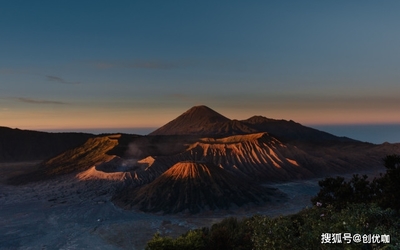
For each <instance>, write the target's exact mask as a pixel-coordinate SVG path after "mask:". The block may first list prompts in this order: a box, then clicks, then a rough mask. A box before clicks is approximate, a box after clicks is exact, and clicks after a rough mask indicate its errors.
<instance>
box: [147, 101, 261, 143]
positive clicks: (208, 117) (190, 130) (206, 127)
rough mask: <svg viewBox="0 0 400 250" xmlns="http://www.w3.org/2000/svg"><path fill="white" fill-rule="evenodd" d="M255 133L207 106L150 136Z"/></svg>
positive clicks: (193, 110)
mask: <svg viewBox="0 0 400 250" xmlns="http://www.w3.org/2000/svg"><path fill="white" fill-rule="evenodd" d="M253 132H255V130H254V129H252V128H249V127H247V126H246V125H244V124H242V123H241V122H239V121H237V120H230V119H228V118H226V117H225V116H223V115H221V114H219V113H217V112H216V111H214V110H212V109H210V108H209V107H206V106H195V107H192V108H191V109H189V110H187V111H186V112H185V113H183V114H182V115H180V116H178V117H177V118H175V119H174V120H172V121H170V122H169V123H167V124H165V125H164V126H162V127H161V128H159V129H157V130H155V131H153V132H152V133H150V134H149V135H201V136H209V135H218V136H220V135H231V134H247V133H253Z"/></svg>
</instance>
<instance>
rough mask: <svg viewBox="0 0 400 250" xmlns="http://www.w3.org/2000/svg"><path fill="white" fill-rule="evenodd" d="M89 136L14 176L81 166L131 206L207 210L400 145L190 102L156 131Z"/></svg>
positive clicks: (19, 180) (41, 176)
mask: <svg viewBox="0 0 400 250" xmlns="http://www.w3.org/2000/svg"><path fill="white" fill-rule="evenodd" d="M23 133H26V132H23ZM60 136H61V135H60ZM81 136H83V135H81ZM85 136H88V137H89V138H88V139H87V140H86V142H84V143H82V144H80V145H79V146H76V147H74V148H71V149H68V150H66V151H64V152H62V153H60V154H58V155H56V156H54V157H52V158H50V159H47V160H45V161H43V162H40V163H39V164H37V165H35V166H34V167H32V171H30V172H28V173H24V174H18V175H13V176H11V178H8V180H7V182H8V183H9V184H13V185H23V184H25V183H29V182H35V181H45V180H49V179H53V178H56V177H59V176H63V175H69V174H74V175H75V178H77V179H78V180H80V181H90V182H92V183H100V182H101V183H103V182H106V183H107V182H110V183H114V184H115V192H111V193H112V200H113V202H115V204H117V205H119V206H121V207H123V208H125V209H140V210H142V211H145V212H163V213H177V212H182V211H189V212H191V213H201V212H204V211H208V210H216V209H229V208H231V207H240V206H243V205H246V204H250V205H251V204H253V205H257V204H261V203H263V202H268V201H270V200H274V199H275V198H276V197H280V198H282V197H281V196H280V195H281V194H280V193H279V192H276V191H273V190H270V189H265V188H262V187H261V184H262V183H263V182H266V181H267V182H282V181H291V180H304V179H310V178H318V177H324V176H327V175H333V174H345V173H348V172H360V171H365V170H367V169H374V168H380V167H381V166H382V162H381V159H382V158H383V157H384V156H385V155H388V154H394V153H399V148H400V146H399V144H382V145H375V144H371V143H363V142H359V141H356V140H352V139H349V138H345V137H337V136H334V135H331V134H328V133H325V132H322V131H319V130H315V129H312V128H308V127H305V126H302V125H301V124H298V123H296V122H293V121H285V120H274V119H270V118H265V117H261V116H253V117H251V118H249V119H247V120H243V121H238V120H230V119H228V118H227V117H225V116H223V115H221V114H219V113H217V112H216V111H214V110H212V109H210V108H208V107H206V106H195V107H193V108H191V109H189V110H188V111H186V112H185V113H183V114H182V115H180V116H178V117H177V118H176V119H174V120H172V121H171V122H169V123H167V124H166V125H165V126H162V127H161V128H159V129H157V130H156V131H154V132H153V133H151V134H150V135H148V136H138V135H127V134H116V135H100V136H96V137H92V136H90V135H85ZM18 138H19V137H18ZM62 138H63V137H62ZM79 138H81V137H79ZM10 140H13V139H12V138H11V139H10ZM78 141H79V140H78ZM79 142H80V141H79ZM77 144H78V142H77ZM8 151H10V149H8V150H7V152H8ZM28 155H29V154H28ZM24 157H25V158H26V157H27V156H26V155H25V156H24V155H22V156H21V158H22V159H25V158H24ZM188 173H191V174H188ZM114 184H113V185H114ZM102 185H104V184H102ZM238 186H239V187H240V188H239V187H238Z"/></svg>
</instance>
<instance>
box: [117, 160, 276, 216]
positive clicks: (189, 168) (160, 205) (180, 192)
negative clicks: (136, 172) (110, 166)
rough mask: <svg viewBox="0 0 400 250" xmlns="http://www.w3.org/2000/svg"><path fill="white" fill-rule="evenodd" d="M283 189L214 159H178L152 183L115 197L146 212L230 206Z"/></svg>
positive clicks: (175, 211)
mask: <svg viewBox="0 0 400 250" xmlns="http://www.w3.org/2000/svg"><path fill="white" fill-rule="evenodd" d="M277 195H279V193H278V192H277V191H276V190H274V189H268V188H265V187H261V186H258V185H256V184H250V183H248V182H246V181H244V180H243V179H240V178H238V177H236V176H234V175H232V174H230V173H228V172H226V171H225V170H223V169H222V168H220V167H218V166H215V165H213V164H210V163H203V162H193V161H185V162H178V163H176V164H175V165H174V166H172V167H171V168H170V169H169V170H167V171H166V172H165V173H163V174H162V175H161V176H159V177H158V178H157V179H155V180H154V181H153V182H151V183H150V184H147V185H145V186H143V187H142V188H137V189H134V190H131V189H126V190H124V192H120V193H119V194H117V195H116V196H115V197H114V199H113V200H114V202H115V203H117V204H119V205H121V206H123V207H128V208H129V207H134V206H137V207H138V208H139V209H140V210H142V211H145V212H160V211H163V212H164V213H177V212H182V211H186V210H187V211H189V212H190V213H198V212H200V211H201V210H203V209H210V210H214V209H217V208H218V209H228V208H229V207H230V206H231V205H232V204H234V205H236V206H242V205H243V204H246V203H249V202H252V203H260V202H262V201H267V200H270V199H271V197H272V196H277Z"/></svg>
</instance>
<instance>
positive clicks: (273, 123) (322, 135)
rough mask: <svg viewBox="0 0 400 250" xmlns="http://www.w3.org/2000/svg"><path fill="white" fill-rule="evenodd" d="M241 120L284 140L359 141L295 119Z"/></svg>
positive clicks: (254, 117)
mask: <svg viewBox="0 0 400 250" xmlns="http://www.w3.org/2000/svg"><path fill="white" fill-rule="evenodd" d="M240 122H242V123H243V124H244V125H246V126H248V127H250V128H252V129H254V130H256V131H258V132H268V133H269V134H271V135H272V136H274V137H276V138H278V139H279V140H280V141H282V142H289V141H291V142H293V141H296V142H306V143H335V142H336V143H337V142H357V141H356V140H353V139H350V138H346V137H338V136H335V135H332V134H329V133H326V132H323V131H320V130H317V129H313V128H310V127H306V126H303V125H301V124H300V123H297V122H294V121H286V120H275V119H270V118H266V117H263V116H252V117H250V118H249V119H247V120H242V121H240Z"/></svg>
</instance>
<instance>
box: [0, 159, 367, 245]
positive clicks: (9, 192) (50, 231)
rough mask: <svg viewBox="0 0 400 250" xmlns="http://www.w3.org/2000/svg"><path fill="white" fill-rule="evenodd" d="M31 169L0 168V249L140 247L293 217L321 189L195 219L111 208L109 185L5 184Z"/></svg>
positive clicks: (286, 186) (287, 187)
mask: <svg viewBox="0 0 400 250" xmlns="http://www.w3.org/2000/svg"><path fill="white" fill-rule="evenodd" d="M32 165H33V163H22V164H16V163H13V164H4V163H2V164H0V176H1V177H0V235H1V238H0V249H143V248H144V246H145V245H146V242H147V241H148V240H149V239H150V238H151V237H152V236H153V235H154V233H156V232H159V233H161V234H162V235H170V236H173V237H175V236H178V235H180V234H182V233H184V232H186V231H187V230H189V229H194V228H198V227H203V226H210V225H212V224H213V223H216V222H218V221H220V220H222V219H223V218H226V217H229V216H236V217H245V216H252V215H254V214H265V215H270V216H278V215H286V214H292V213H296V212H298V211H300V210H301V209H303V208H305V207H306V206H312V204H311V203H310V198H311V197H312V196H314V195H315V194H316V193H317V192H318V190H319V187H318V180H317V179H313V180H304V181H293V182H287V183H270V184H266V185H269V186H272V187H276V188H278V189H279V190H281V191H282V192H284V193H286V194H287V195H288V200H286V201H282V202H275V203H274V204H268V205H264V206H258V207H254V206H246V207H241V208H235V209H232V210H230V211H214V212H204V213H202V214H199V215H189V214H184V213H181V214H176V215H161V214H159V215H155V214H145V213H143V212H139V211H126V210H122V209H120V208H119V207H116V206H114V204H113V203H111V202H110V201H109V200H110V197H111V194H112V191H113V190H114V187H115V186H114V184H113V183H105V182H103V183H102V182H96V181H79V180H78V179H76V178H75V177H74V176H73V175H69V176H64V177H60V178H57V179H54V180H50V181H46V182H39V183H32V184H28V185H24V186H9V185H6V184H5V179H6V177H8V176H12V175H14V174H15V172H16V171H18V172H21V171H24V169H26V168H29V167H30V166H32ZM369 174H374V173H369Z"/></svg>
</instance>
